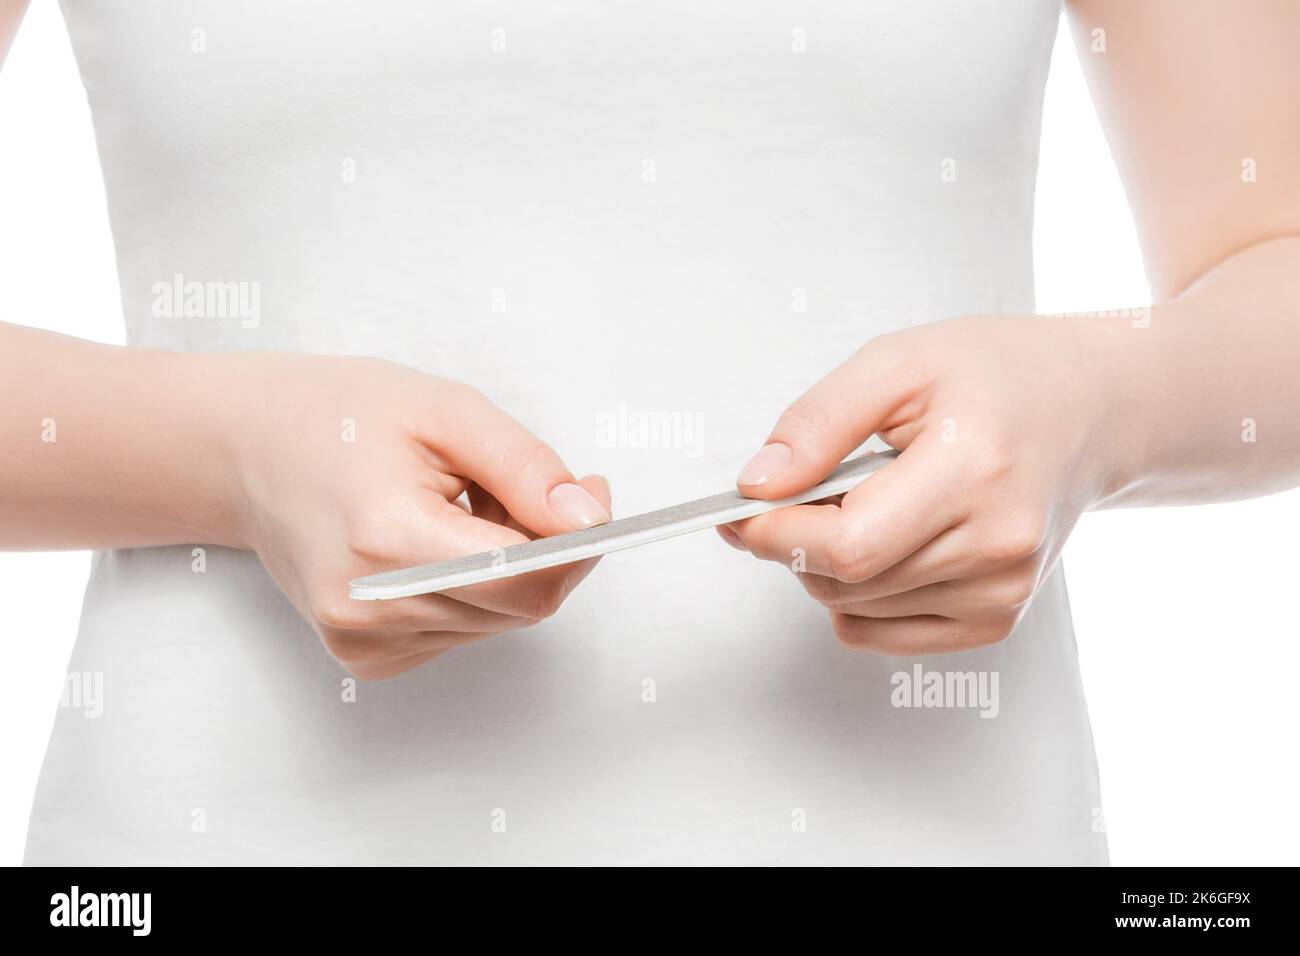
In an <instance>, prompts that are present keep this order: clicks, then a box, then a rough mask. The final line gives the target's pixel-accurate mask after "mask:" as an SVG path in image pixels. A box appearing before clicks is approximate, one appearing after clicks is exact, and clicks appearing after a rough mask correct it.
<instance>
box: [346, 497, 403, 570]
mask: <svg viewBox="0 0 1300 956" xmlns="http://www.w3.org/2000/svg"><path fill="white" fill-rule="evenodd" d="M347 535H348V541H347V547H348V550H349V551H350V552H351V553H352V554H354V555H357V556H359V557H364V558H380V559H383V558H386V557H387V556H388V555H389V554H391V553H392V551H393V548H394V545H395V543H396V541H397V535H398V529H397V528H396V527H395V526H394V524H393V522H392V521H391V520H390V519H389V517H388V514H387V511H386V509H385V508H384V507H365V508H362V509H360V511H359V512H358V514H357V516H356V517H354V518H353V519H352V520H351V521H350V522H349V523H348V531H347Z"/></svg>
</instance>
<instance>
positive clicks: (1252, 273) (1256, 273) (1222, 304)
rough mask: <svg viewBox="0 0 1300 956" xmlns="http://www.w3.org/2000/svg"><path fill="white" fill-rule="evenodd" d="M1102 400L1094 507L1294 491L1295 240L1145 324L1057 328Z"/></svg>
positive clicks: (1299, 305) (1257, 249) (1245, 256)
mask: <svg viewBox="0 0 1300 956" xmlns="http://www.w3.org/2000/svg"><path fill="white" fill-rule="evenodd" d="M1067 321H1069V322H1070V323H1071V324H1072V326H1073V327H1074V328H1076V329H1077V330H1078V332H1079V334H1080V335H1081V336H1082V337H1083V341H1084V342H1085V351H1086V352H1088V353H1089V355H1090V358H1091V362H1090V364H1089V365H1087V366H1084V367H1081V369H1080V372H1081V374H1089V375H1094V376H1096V377H1097V380H1098V381H1100V382H1103V383H1104V385H1103V387H1104V388H1106V389H1107V390H1108V392H1109V393H1110V400H1109V401H1108V408H1109V412H1108V414H1107V416H1106V418H1107V420H1106V421H1105V422H1104V423H1102V425H1101V427H1100V429H1099V435H1098V437H1097V439H1096V442H1095V445H1096V447H1097V448H1098V460H1099V461H1100V462H1102V467H1103V468H1104V469H1105V474H1104V475H1103V477H1102V478H1101V479H1100V486H1101V490H1102V493H1103V499H1102V501H1101V502H1099V506H1100V507H1108V506H1127V505H1153V504H1192V503H1198V502H1210V501H1223V500H1232V499H1237V498H1248V497H1253V496H1257V495H1265V494H1270V493H1272V492H1275V491H1281V490H1284V489H1286V488H1291V487H1294V486H1296V485H1298V484H1300V238H1285V239H1277V240H1272V241H1269V242H1264V243H1260V244H1258V245H1255V246H1252V247H1250V248H1249V249H1246V250H1245V251H1243V252H1241V253H1239V254H1237V255H1235V256H1232V257H1230V258H1228V259H1226V260H1224V261H1223V262H1221V263H1220V264H1218V265H1217V266H1216V267H1214V268H1212V269H1210V270H1209V271H1208V272H1206V273H1205V274H1204V275H1203V276H1202V277H1201V278H1200V279H1199V280H1198V281H1197V282H1195V283H1194V284H1192V285H1191V286H1190V287H1189V288H1188V289H1187V290H1186V291H1185V292H1184V293H1182V294H1181V295H1179V296H1178V297H1177V298H1175V299H1173V300H1171V301H1169V302H1166V303H1162V304H1158V305H1156V306H1155V307H1154V308H1153V310H1152V312H1151V316H1150V322H1149V324H1147V323H1146V322H1145V320H1138V321H1134V320H1132V319H1129V318H1119V319H1112V318H1106V319H1087V318H1084V319H1078V318H1072V319H1069V320H1067Z"/></svg>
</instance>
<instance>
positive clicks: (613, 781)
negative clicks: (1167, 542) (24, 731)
mask: <svg viewBox="0 0 1300 956" xmlns="http://www.w3.org/2000/svg"><path fill="white" fill-rule="evenodd" d="M21 6H22V4H21V3H13V2H10V3H9V4H7V5H6V7H5V8H4V9H5V10H6V17H5V18H6V23H7V26H8V30H9V32H12V30H13V28H14V27H15V26H16V23H17V19H18V15H19V13H20V11H21ZM63 7H64V13H65V17H66V19H67V22H68V26H69V29H70V32H71V36H72V40H73V45H74V49H75V52H76V55H77V60H78V63H79V65H80V69H81V73H82V79H83V82H84V84H85V86H86V89H87V92H88V95H89V98H90V104H91V109H92V115H93V117H94V122H95V129H96V136H97V139H98V143H99V150H100V157H101V161H102V164H103V167H104V175H105V183H106V188H107V194H108V200H109V206H110V217H111V221H112V226H113V233H114V239H115V243H116V249H117V258H118V268H119V275H120V279H121V287H122V295H123V308H124V312H125V316H126V321H127V327H128V335H129V342H130V345H131V346H132V347H131V348H128V349H124V350H120V349H113V348H107V347H103V346H99V345H93V344H90V343H85V342H80V341H75V340H68V339H65V338H61V337H58V336H52V335H47V334H43V333H40V332H35V331H31V330H27V329H22V328H18V327H14V326H5V327H3V328H2V329H0V344H2V345H3V348H0V362H3V372H4V378H5V380H6V381H7V382H10V383H12V384H11V385H10V388H9V389H8V392H7V400H6V402H5V404H4V410H3V412H0V416H2V417H0V431H2V433H3V436H4V439H5V441H6V443H7V444H8V445H9V447H11V448H16V449H17V453H14V454H10V455H8V456H6V457H5V459H4V461H3V463H0V482H2V485H3V488H4V493H3V496H0V509H3V510H2V511H0V529H2V530H0V546H2V547H7V548H86V547H91V548H96V549H99V550H98V553H97V555H96V559H95V563H94V567H93V571H92V576H91V581H90V585H89V588H88V591H87V595H86V605H85V610H84V614H83V619H82V625H81V632H80V635H79V638H78V642H77V646H76V650H75V652H74V656H73V660H72V662H71V664H70V667H69V670H70V671H71V672H73V673H77V674H93V675H101V676H102V680H103V688H104V701H105V703H104V709H103V714H102V716H101V717H100V718H99V719H96V720H84V719H81V717H80V715H79V714H77V713H76V712H75V711H72V710H69V709H66V708H65V709H63V710H62V711H61V712H60V715H59V718H58V721H57V724H56V727H55V730H54V734H53V737H52V739H51V742H50V747H49V751H48V753H47V757H46V761H45V765H44V768H43V772H42V776H41V780H40V784H39V786H38V792H37V796H36V801H35V805H34V808H33V811H32V821H31V827H30V833H29V840H28V847H27V857H26V859H27V862H29V863H41V864H45V863H77V864H94V863H661V862H663V863H668V862H693V863H745V862H786V863H877V862H881V863H891V862H892V863H1033V862H1041V863H1073V864H1094V863H1104V862H1105V861H1106V847H1105V837H1104V833H1103V832H1102V827H1101V826H1100V823H1099V821H1100V805H1101V804H1100V796H1099V789H1098V783H1097V774H1096V767H1095V760H1094V757H1093V752H1092V743H1091V737H1090V733H1089V729H1088V722H1087V714H1086V709H1085V705H1084V700H1083V696H1082V692H1081V689H1080V685H1079V676H1078V669H1077V662H1076V654H1075V645H1074V638H1073V633H1072V630H1071V625H1070V619H1069V609H1068V603H1067V598H1066V592H1065V585H1064V581H1063V579H1062V576H1061V571H1060V568H1059V564H1058V561H1057V558H1058V556H1059V553H1060V549H1061V546H1062V544H1063V543H1064V541H1065V539H1066V537H1067V536H1068V534H1069V532H1070V530H1071V528H1072V526H1073V525H1074V523H1075V521H1076V519H1077V518H1078V516H1079V515H1080V514H1081V513H1082V512H1083V511H1085V510H1088V509H1091V508H1099V507H1106V506H1114V505H1133V504H1157V503H1170V502H1180V503H1181V502H1189V501H1207V500H1216V499H1223V498H1232V497H1242V496H1249V495H1257V494H1264V493H1268V492H1271V491H1275V490H1278V489H1281V488H1285V487H1290V486H1293V485H1294V484H1296V483H1297V475H1298V473H1300V422H1297V421H1296V419H1295V416H1294V415H1293V414H1291V411H1292V409H1293V408H1294V406H1295V402H1296V398H1297V386H1296V384H1295V381H1294V373H1293V369H1294V367H1295V362H1296V359H1297V357H1298V356H1300V331H1298V328H1297V322H1296V319H1297V315H1296V309H1297V306H1296V302H1297V296H1296V294H1295V293H1296V289H1295V283H1296V276H1297V275H1300V269H1298V268H1297V266H1298V265H1300V239H1298V238H1297V236H1300V188H1298V187H1297V179H1296V176H1295V170H1296V169H1297V168H1298V163H1300V127H1297V124H1296V117H1295V114H1294V109H1293V108H1288V107H1293V105H1294V101H1295V95H1296V92H1297V90H1298V89H1300V67H1298V66H1297V65H1296V64H1295V62H1294V58H1293V57H1292V56H1291V51H1292V50H1293V49H1294V48H1295V46H1296V41H1297V39H1300V13H1298V12H1297V8H1296V6H1295V5H1294V4H1291V3H1286V2H1282V0H1259V2H1255V3H1251V4H1232V5H1228V4H1215V3H1213V2H1209V0H1205V2H1198V3H1196V4H1193V5H1189V4H1187V3H1185V2H1183V3H1175V2H1173V0H1153V2H1149V3H1144V4H1130V3H1125V2H1122V0H1074V2H1071V4H1070V5H1069V11H1070V14H1071V17H1072V20H1073V23H1074V28H1075V30H1076V33H1077V35H1078V37H1079V44H1080V55H1081V57H1082V59H1083V61H1084V63H1085V65H1086V68H1087V71H1088V73H1089V76H1090V79H1091V82H1092V84H1093V90H1094V95H1095V98H1096V100H1097V102H1098V105H1099V108H1100V111H1101V113H1102V115H1103V119H1104V121H1105V123H1106V126H1107V129H1108V132H1109V133H1110V136H1111V139H1112V143H1113V146H1114V152H1115V155H1116V158H1117V160H1118V164H1119V166H1120V169H1121V172H1122V174H1123V176H1124V178H1125V182H1126V185H1127V187H1128V189H1129V195H1130V199H1131V203H1132V205H1133V207H1134V213H1135V216H1136V218H1137V222H1138V226H1139V231H1140V235H1141V238H1142V242H1143V248H1144V254H1145V258H1146V263H1147V268H1148V272H1149V275H1150V278H1151V283H1152V288H1153V292H1154V295H1155V299H1156V304H1155V306H1154V307H1153V308H1152V309H1150V310H1139V311H1137V312H1134V313H1127V312H1126V313H1122V314H1117V315H1111V316H1095V317H1078V316H1076V317H1055V318H1047V317H1035V316H1033V314H1032V313H1033V305H1034V303H1033V296H1032V263H1031V256H1030V231H1031V226H1032V212H1033V190H1034V173H1035V165H1036V154H1037V140H1038V129H1039V119H1040V111H1041V105H1042V91H1043V83H1044V79H1045V75H1046V70H1047V65H1048V56H1049V52H1050V49H1051V46H1052V40H1053V36H1054V33H1055V30H1056V26H1057V20H1058V16H1059V12H1060V8H1059V6H1058V2H1057V0H1022V2H1015V3H1008V2H1005V0H983V2H965V3H934V4H916V3H902V2H899V3H887V4H874V5H870V6H869V7H867V6H864V5H861V4H849V3H843V4H830V3H817V4H810V3H794V2H777V0H771V2H762V3H755V2H753V0H744V2H742V0H719V2H715V3H706V4H700V3H687V2H684V0H683V2H671V3H660V4H654V5H650V4H645V5H616V6H615V5H610V4H605V3H601V2H598V0H556V2H552V3H547V4H525V3H521V2H512V0H501V2H497V3H491V4H483V3H469V2H450V3H442V4H421V3H415V2H407V0H384V2H382V3H379V4H369V5H366V6H365V7H361V6H356V7H346V8H344V9H334V8H329V9H321V8H320V7H319V5H308V4H305V3H298V2H283V3H279V4H275V5H270V6H269V7H268V6H266V5H248V6H246V7H245V6H244V5H240V4H230V3H218V2H216V0H211V2H207V0H203V2H198V3H195V4H189V5H186V6H185V7H184V8H183V9H177V8H176V6H175V5H172V4H166V3H162V2H150V3H139V2H134V3H126V2H90V0H64V3H63ZM1229 330H1230V334H1228V331H1229ZM864 343H865V344H864ZM363 356H364V357H363ZM812 383H816V384H812ZM810 385H811V388H809V386H810ZM801 392H802V397H801V398H798V399H797V400H796V401H795V402H794V403H793V404H790V405H788V407H787V408H786V410H785V411H784V413H780V414H777V413H779V412H780V409H781V408H782V407H783V406H786V404H787V403H788V402H789V399H790V397H791V396H793V395H798V394H800V393H801ZM485 395H490V396H491V401H489V400H488V398H486V397H485ZM625 413H626V414H630V415H633V416H641V417H642V418H647V417H653V416H655V415H663V414H665V413H670V414H678V415H684V416H687V418H688V419H689V421H691V422H693V423H696V424H697V425H698V426H699V427H698V431H697V432H695V433H696V434H698V435H699V436H701V437H700V441H699V443H698V447H694V446H692V447H689V448H688V447H677V448H668V449H660V450H659V452H658V453H657V454H656V453H652V452H649V451H647V449H645V448H641V447H638V446H639V445H641V444H642V442H641V441H639V440H638V439H637V438H636V437H635V436H632V435H622V436H621V437H619V436H620V432H619V430H618V429H615V430H614V435H615V438H614V439H613V440H612V441H611V440H610V438H609V435H610V430H609V429H607V428H603V427H601V423H602V422H608V420H609V419H610V417H611V416H614V417H616V418H617V417H621V416H624V415H625ZM774 417H775V421H776V424H775V426H774V427H773V425H772V419H773V418H774ZM1256 429H1258V432H1256ZM1247 433H1249V434H1247ZM765 435H766V436H767V437H766V439H765V440H763V441H761V442H759V441H758V439H761V438H762V437H763V436H765ZM873 435H875V436H879V438H881V439H883V440H884V441H885V442H887V443H888V444H890V445H893V446H894V447H897V448H900V449H902V455H901V456H900V458H899V459H898V460H897V461H896V462H894V463H891V464H890V465H888V466H887V467H886V468H884V469H883V470H882V471H880V472H879V473H877V474H876V475H874V476H872V477H871V478H869V479H868V480H867V481H866V482H864V483H863V484H862V485H861V486H860V487H859V488H858V489H856V490H855V491H853V492H851V493H850V494H848V495H847V496H845V497H844V498H843V500H841V501H838V502H835V503H829V504H821V505H808V506H801V507H797V508H790V509H785V510H782V511H778V512H774V513H771V514H769V515H766V516H763V517H761V518H755V519H752V520H750V521H747V522H743V523H740V524H738V525H736V526H734V527H733V528H728V529H724V531H723V537H724V538H725V539H726V540H727V541H729V542H730V543H731V544H733V545H734V546H736V547H738V548H740V549H742V550H744V551H747V552H749V553H750V554H752V555H753V556H755V557H758V558H761V559H767V561H769V562H770V563H769V564H758V563H754V562H751V561H748V560H744V559H742V557H741V556H738V555H735V554H731V553H729V552H727V551H726V550H725V549H719V548H717V547H716V543H715V542H711V541H709V540H704V539H700V538H687V539H679V540H678V541H675V542H673V543H670V544H665V545H660V546H656V547H655V548H648V549H643V550H639V551H633V552H628V553H625V554H621V555H619V556H617V557H616V558H612V559H611V560H610V561H608V562H606V564H605V565H604V566H603V567H602V568H601V569H600V572H599V573H598V574H596V575H594V576H593V578H592V580H591V581H590V582H587V583H585V584H583V578H585V577H586V576H587V575H588V573H589V572H590V571H591V570H592V568H591V566H590V563H588V564H585V565H580V566H574V567H569V568H561V569H556V570H554V571H548V572H540V573H536V574H532V575H527V576H523V577H517V578H512V579H505V580H501V581H497V582H494V583H492V584H490V585H483V586H478V587H472V588H465V589H462V590H459V591H455V592H451V593H450V594H447V595H438V596H424V597H419V598H409V599H403V600H399V601H392V602H365V603H363V602H354V601H350V600H349V599H348V597H347V587H346V584H347V582H348V581H349V580H350V579H352V578H355V577H358V576H361V575H364V574H368V573H372V572H375V571H380V570H386V569H390V568H395V567H400V566H404V565H410V564H418V563H424V562H428V561H433V560H437V559H440V558H445V557H450V556H453V555H458V554H464V553H470V552H476V551H482V550H486V549H490V548H494V547H500V546H504V545H508V544H511V543H514V542H518V541H521V540H524V539H525V537H526V536H537V535H550V534H556V533H559V532H563V531H566V530H569V529H571V528H580V527H587V526H590V525H593V524H598V523H601V522H603V521H605V520H608V517H609V515H610V514H611V502H610V490H611V488H612V489H613V490H614V491H615V492H616V493H617V495H618V497H619V500H620V510H622V511H625V512H626V513H635V512H638V511H641V510H645V509H647V508H650V507H654V506H658V505H662V504H665V503H669V502H672V501H675V500H679V499H682V498H687V497H694V496H696V495H698V494H701V493H704V492H707V491H711V490H714V489H713V487H712V485H713V483H714V482H715V481H716V480H717V479H718V478H719V477H720V476H721V474H722V473H723V469H725V468H726V467H727V465H728V464H739V463H741V462H744V461H745V460H746V458H749V456H750V455H751V454H752V455H753V457H752V459H751V460H749V462H748V464H746V465H744V467H743V468H742V469H741V473H740V477H739V479H738V484H739V487H740V489H741V490H742V491H743V492H744V493H746V494H749V495H753V496H758V497H780V496H784V495H787V494H790V493H792V492H794V491H796V490H798V489H800V488H803V487H806V486H808V485H811V484H813V483H815V482H817V481H818V480H820V479H821V478H822V477H823V476H824V475H825V474H826V473H827V472H829V471H830V470H831V468H832V467H833V466H834V464H835V463H836V462H838V461H839V460H841V459H842V458H844V457H845V456H846V455H848V454H850V453H851V452H852V451H853V450H854V449H855V448H857V447H858V446H859V445H861V444H862V443H863V442H864V441H866V440H868V439H869V438H871V437H872V436H873ZM1257 437H1258V440H1254V439H1256V438H1257ZM669 444H672V443H671V442H670V443H669ZM677 444H678V445H682V444H684V443H683V442H678V443H677ZM755 444H760V445H761V450H759V451H758V452H757V454H753V453H754V451H755V449H754V445H755ZM611 445H612V446H613V447H611ZM696 452H698V454H696ZM579 460H581V461H583V462H584V463H585V462H591V463H599V464H600V465H601V467H602V468H603V469H605V470H607V472H608V481H607V480H606V479H605V478H602V477H597V476H588V477H584V478H578V477H576V474H577V473H576V472H574V471H571V470H570V466H569V465H568V464H566V463H567V462H574V461H579ZM462 493H465V494H466V496H467V498H466V501H467V504H466V505H465V507H461V506H459V505H458V504H457V503H456V502H457V499H458V498H460V496H461V495H462ZM781 566H784V568H783V567H781ZM791 570H793V571H794V575H793V577H795V579H796V580H795V581H790V580H786V579H787V578H789V577H791V576H792V575H791V574H790V573H789V572H790V571H791ZM579 584H583V587H581V588H578V585H579ZM799 584H802V585H803V589H802V590H801V589H800V588H799V587H798V585H799ZM575 589H576V590H575ZM805 592H806V593H805ZM562 602H563V604H564V607H563V610H562V611H560V605H561V603H562ZM557 612H559V613H557ZM530 626H531V627H530ZM525 627H528V628H529V629H528V630H526V631H522V632H521V629H523V628H525ZM494 636H495V639H493V640H488V639H487V638H489V637H494ZM835 638H838V639H839V641H838V642H837V641H836V640H835ZM845 646H847V648H849V649H852V650H857V651H861V652H864V653H859V654H851V653H849V651H848V650H846V649H845ZM449 651H453V653H448V652H449ZM929 655H941V656H929ZM357 678H360V679H362V682H361V683H358V682H357V680H356V679H357ZM954 695H956V696H954ZM958 697H960V698H961V699H958ZM972 705H975V706H972Z"/></svg>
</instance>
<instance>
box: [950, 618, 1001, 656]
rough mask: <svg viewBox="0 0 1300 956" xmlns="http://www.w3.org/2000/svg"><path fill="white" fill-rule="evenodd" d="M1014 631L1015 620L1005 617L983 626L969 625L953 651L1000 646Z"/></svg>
mask: <svg viewBox="0 0 1300 956" xmlns="http://www.w3.org/2000/svg"><path fill="white" fill-rule="evenodd" d="M1015 629H1016V621H1015V619H1014V618H1010V617H1006V616H1003V617H1000V618H998V619H996V620H994V621H991V622H988V623H985V624H979V625H971V626H970V627H969V628H968V629H967V630H965V631H964V632H963V633H962V634H961V636H960V638H959V639H958V646H957V647H956V648H955V650H976V649H978V648H981V647H992V646H993V645H994V644H1001V643H1002V642H1003V641H1005V640H1006V639H1007V638H1008V637H1010V636H1011V632H1012V631H1014V630H1015Z"/></svg>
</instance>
